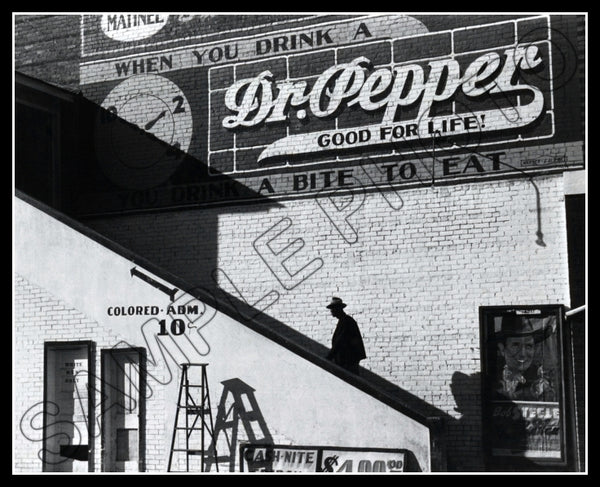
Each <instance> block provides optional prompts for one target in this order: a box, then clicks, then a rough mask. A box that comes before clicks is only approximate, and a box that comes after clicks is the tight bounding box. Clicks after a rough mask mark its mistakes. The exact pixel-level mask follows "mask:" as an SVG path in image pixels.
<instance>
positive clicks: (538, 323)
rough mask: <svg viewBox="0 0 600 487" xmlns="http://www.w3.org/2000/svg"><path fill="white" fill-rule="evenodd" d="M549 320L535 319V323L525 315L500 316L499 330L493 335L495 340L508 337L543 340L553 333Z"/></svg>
mask: <svg viewBox="0 0 600 487" xmlns="http://www.w3.org/2000/svg"><path fill="white" fill-rule="evenodd" d="M553 331H554V330H553V328H552V326H551V324H550V323H549V320H535V324H534V323H532V320H531V319H530V318H528V317H527V316H518V315H516V314H514V313H509V314H506V315H504V316H503V317H502V323H501V326H500V331H498V332H497V333H496V335H495V337H494V338H495V339H496V340H504V339H505V338H510V337H517V338H520V337H529V336H531V337H533V340H534V342H535V343H539V342H541V341H544V340H545V339H546V338H548V337H549V336H550V335H552V333H553Z"/></svg>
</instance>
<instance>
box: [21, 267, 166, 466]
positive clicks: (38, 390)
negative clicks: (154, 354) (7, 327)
mask: <svg viewBox="0 0 600 487" xmlns="http://www.w3.org/2000/svg"><path fill="white" fill-rule="evenodd" d="M14 305H15V309H16V310H18V312H17V313H16V314H15V317H14V323H13V326H14V330H16V331H18V332H17V333H15V334H14V337H15V338H14V350H15V354H14V368H13V383H14V389H13V391H14V409H13V414H14V416H13V418H14V424H15V432H14V444H13V445H14V449H13V452H14V453H13V460H14V471H15V472H41V471H42V461H41V454H42V452H41V450H42V446H43V444H42V430H41V427H42V414H41V413H42V411H43V408H42V404H43V400H44V343H45V342H57V341H58V342H64V341H84V340H91V341H93V342H94V343H95V364H96V368H95V371H93V373H94V374H95V377H96V381H95V388H96V394H95V398H94V403H95V404H96V405H97V406H96V409H95V411H94V417H95V418H96V420H97V422H96V428H95V439H94V465H95V471H96V472H99V471H100V469H101V438H100V428H99V425H100V414H101V412H100V406H99V404H100V403H101V396H100V383H99V379H98V378H101V377H102V375H101V371H100V351H101V350H102V349H112V348H114V347H116V346H117V344H119V343H120V342H121V341H122V337H120V336H118V335H115V334H114V333H111V331H110V330H107V329H106V328H103V327H101V326H99V325H98V323H96V322H94V321H92V320H89V319H88V318H86V317H85V316H84V315H83V314H82V313H81V312H79V311H77V310H76V309H74V308H72V307H71V306H69V304H68V303H65V302H63V301H60V300H58V299H56V298H55V297H54V296H53V295H52V294H51V293H50V292H48V291H46V290H45V289H42V288H40V287H38V286H36V285H35V284H33V283H31V282H29V281H27V280H26V279H24V278H23V277H21V276H19V275H15V279H14ZM74 330H76V332H75V333H74ZM148 373H149V374H151V375H154V376H156V374H158V376H159V377H160V376H161V375H162V373H163V372H162V371H159V370H156V368H155V367H153V366H152V364H150V363H148ZM164 409H165V398H164V388H161V387H155V388H153V393H152V395H151V396H150V397H149V398H147V400H146V425H147V426H146V429H147V431H148V434H147V435H146V470H147V471H165V470H166V459H167V457H166V453H167V452H168V445H164V444H163V436H164V430H165V428H166V427H167V425H166V424H165V420H164ZM34 414H38V416H37V417H35V419H33V420H32V417H33V415H34Z"/></svg>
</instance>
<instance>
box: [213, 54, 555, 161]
mask: <svg viewBox="0 0 600 487" xmlns="http://www.w3.org/2000/svg"><path fill="white" fill-rule="evenodd" d="M543 62H544V60H543V59H542V53H541V51H540V50H539V49H538V47H537V46H535V45H527V46H516V47H512V48H509V49H505V50H503V51H501V52H487V53H485V54H482V55H480V56H479V57H477V58H476V59H474V60H473V61H471V62H470V63H469V64H468V65H467V66H466V67H464V68H463V72H462V74H461V66H460V64H459V62H458V61H457V60H456V59H440V60H431V61H429V62H428V66H427V68H425V69H424V67H423V66H421V65H419V64H403V65H399V66H394V67H383V68H378V69H374V68H373V65H372V63H371V61H370V60H369V59H368V58H367V57H357V58H355V59H354V60H352V61H351V62H348V63H340V64H337V65H334V66H332V67H330V68H328V69H326V70H325V71H324V72H323V73H322V74H321V75H319V76H318V77H317V79H316V81H315V82H314V84H312V86H309V83H308V82H307V81H305V80H299V81H289V80H277V79H275V77H274V76H273V74H272V72H271V71H269V70H265V71H262V72H260V73H259V74H258V75H256V76H255V77H252V78H245V79H242V80H239V81H236V82H235V83H233V84H232V85H231V86H230V87H229V88H228V89H227V90H226V92H225V96H224V103H225V106H226V107H227V109H228V110H229V111H230V112H232V114H231V115H228V116H225V117H224V118H223V119H222V122H221V123H222V126H223V127H224V128H226V129H230V130H234V129H235V130H240V129H244V128H249V127H254V126H257V125H259V124H263V123H264V124H277V123H282V122H286V121H287V120H288V119H289V117H290V114H291V110H292V109H296V116H297V117H298V119H301V120H303V119H308V117H309V113H310V114H312V116H314V117H317V118H327V117H334V116H335V115H336V114H337V113H339V112H340V111H341V110H342V109H343V108H345V107H352V106H357V107H360V109H361V110H363V111H365V112H377V111H379V112H382V113H383V116H382V119H381V122H379V123H377V124H369V125H363V126H361V127H352V128H343V129H339V130H335V131H331V130H329V131H317V132H309V133H302V134H294V135H288V136H286V137H283V138H281V139H279V140H276V141H275V142H273V143H271V144H270V145H269V146H267V147H266V148H265V149H264V150H263V151H262V153H261V154H260V156H259V158H258V161H259V162H260V161H262V160H265V159H267V158H271V157H277V156H287V155H296V154H310V153H316V152H320V151H323V150H331V149H334V150H345V149H353V148H358V147H373V146H383V145H389V144H396V143H402V142H408V141H411V140H415V139H421V140H423V139H431V138H432V137H434V136H435V135H443V134H448V133H451V134H452V135H454V136H459V135H462V134H467V133H470V132H480V133H482V132H492V131H503V130H511V129H515V128H519V127H524V126H526V125H529V124H531V123H532V122H534V121H535V120H537V119H538V117H540V115H541V114H542V113H543V111H544V95H543V93H542V91H541V90H540V89H539V88H538V87H536V86H533V85H531V84H527V83H524V82H522V81H521V80H520V79H519V78H520V75H521V73H524V72H528V71H531V72H533V71H535V70H536V68H537V67H538V66H540V65H541V64H542V63H543ZM459 90H461V91H462V93H464V95H466V97H467V99H468V100H469V111H468V112H467V113H463V114H457V113H454V114H451V115H434V114H433V113H432V112H433V109H434V108H435V106H436V104H437V103H439V102H444V101H448V100H450V99H452V98H453V97H454V96H455V95H456V94H457V92H458V91H459ZM515 95H518V96H520V97H521V101H520V102H519V103H514V104H509V105H508V106H506V105H504V106H502V105H501V104H499V103H496V106H495V107H493V108H488V109H482V110H478V109H477V106H478V104H479V105H481V104H482V101H483V100H485V101H487V102H489V100H494V99H495V98H498V99H500V98H502V99H504V100H506V99H509V97H511V96H515ZM523 100H527V101H526V102H525V103H523ZM485 106H486V107H489V103H486V104H485ZM408 107H411V113H414V114H415V115H413V117H412V118H411V119H408V120H403V119H402V111H403V110H404V109H408ZM415 107H417V109H416V110H415ZM307 112H309V113H307Z"/></svg>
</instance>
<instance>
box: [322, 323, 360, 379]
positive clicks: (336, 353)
mask: <svg viewBox="0 0 600 487" xmlns="http://www.w3.org/2000/svg"><path fill="white" fill-rule="evenodd" d="M328 357H329V358H331V359H333V361H334V362H335V363H336V364H338V365H340V366H342V367H347V366H355V365H358V362H360V361H361V360H363V359H365V358H367V354H366V352H365V346H364V344H363V340H362V336H361V334H360V330H359V329H358V325H357V324H356V321H354V318H352V317H351V316H348V315H344V316H342V317H341V318H340V319H339V321H338V323H337V326H336V327H335V331H334V332H333V337H332V339H331V351H330V352H329V354H328Z"/></svg>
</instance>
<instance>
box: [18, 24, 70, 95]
mask: <svg viewBox="0 0 600 487" xmlns="http://www.w3.org/2000/svg"><path fill="white" fill-rule="evenodd" d="M80 24H81V20H80V16H79V15H16V16H15V35H14V46H15V69H16V70H17V71H20V72H22V73H24V74H27V75H29V76H33V77H35V78H39V79H42V80H44V81H46V82H48V83H52V84H55V85H57V86H62V87H65V88H70V89H77V88H79V57H80V49H81V39H80V35H79V33H80Z"/></svg>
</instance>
